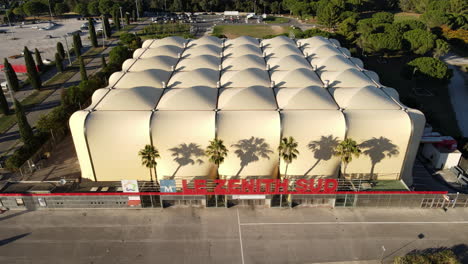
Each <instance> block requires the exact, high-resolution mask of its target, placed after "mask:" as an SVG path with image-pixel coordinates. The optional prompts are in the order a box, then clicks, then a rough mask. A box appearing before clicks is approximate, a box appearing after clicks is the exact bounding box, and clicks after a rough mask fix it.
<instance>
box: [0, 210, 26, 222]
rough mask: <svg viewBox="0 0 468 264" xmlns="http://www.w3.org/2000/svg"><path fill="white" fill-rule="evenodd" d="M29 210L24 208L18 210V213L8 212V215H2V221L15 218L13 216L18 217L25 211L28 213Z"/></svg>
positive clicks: (0, 218) (0, 219)
mask: <svg viewBox="0 0 468 264" xmlns="http://www.w3.org/2000/svg"><path fill="white" fill-rule="evenodd" d="M10 212H11V211H10ZM28 212H29V210H24V211H19V212H16V213H11V214H8V215H6V216H4V217H0V221H4V220H8V219H10V218H13V217H16V216H19V215H22V214H25V213H28Z"/></svg>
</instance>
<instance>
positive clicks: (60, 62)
mask: <svg viewBox="0 0 468 264" xmlns="http://www.w3.org/2000/svg"><path fill="white" fill-rule="evenodd" d="M55 67H56V68H57V71H58V72H63V59H62V57H60V55H59V54H58V52H56V53H55Z"/></svg>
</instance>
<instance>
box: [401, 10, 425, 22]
mask: <svg viewBox="0 0 468 264" xmlns="http://www.w3.org/2000/svg"><path fill="white" fill-rule="evenodd" d="M419 16H420V14H416V13H407V12H400V13H396V14H395V22H398V21H403V20H410V19H413V20H419Z"/></svg>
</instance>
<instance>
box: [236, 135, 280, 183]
mask: <svg viewBox="0 0 468 264" xmlns="http://www.w3.org/2000/svg"><path fill="white" fill-rule="evenodd" d="M231 147H234V148H236V150H235V151H234V153H236V155H237V157H239V159H240V160H241V162H240V166H241V167H240V169H239V171H238V172H237V174H236V177H237V176H239V175H240V173H241V172H242V170H243V169H244V168H245V167H246V166H247V165H249V164H250V163H252V162H255V161H258V160H260V158H263V159H270V156H269V154H271V153H273V150H271V148H270V145H268V143H266V142H265V139H264V138H257V137H251V138H249V139H241V140H239V141H238V142H237V143H236V144H232V145H231Z"/></svg>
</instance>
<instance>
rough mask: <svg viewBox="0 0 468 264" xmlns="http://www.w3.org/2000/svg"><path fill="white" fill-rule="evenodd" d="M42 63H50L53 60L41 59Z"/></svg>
mask: <svg viewBox="0 0 468 264" xmlns="http://www.w3.org/2000/svg"><path fill="white" fill-rule="evenodd" d="M42 63H44V65H52V63H53V62H52V61H51V60H49V59H43V60H42Z"/></svg>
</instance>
